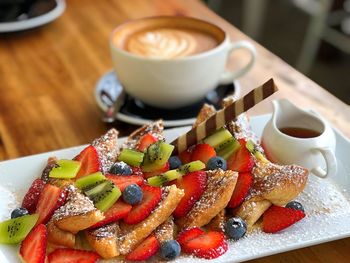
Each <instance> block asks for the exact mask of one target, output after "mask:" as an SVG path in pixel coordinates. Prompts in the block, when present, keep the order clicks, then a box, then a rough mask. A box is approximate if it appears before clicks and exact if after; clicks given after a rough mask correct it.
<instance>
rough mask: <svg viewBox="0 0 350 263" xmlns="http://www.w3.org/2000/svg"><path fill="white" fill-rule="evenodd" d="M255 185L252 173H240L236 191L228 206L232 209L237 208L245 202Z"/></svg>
mask: <svg viewBox="0 0 350 263" xmlns="http://www.w3.org/2000/svg"><path fill="white" fill-rule="evenodd" d="M252 185H253V176H252V174H251V173H240V174H239V175H238V179H237V183H236V186H235V190H234V191H233V193H232V197H231V200H230V202H229V204H228V206H229V207H230V208H236V207H238V206H239V205H240V204H242V202H243V201H244V198H246V196H247V195H248V193H249V190H250V188H251V187H252Z"/></svg>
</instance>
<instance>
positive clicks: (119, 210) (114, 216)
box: [90, 200, 132, 228]
mask: <svg viewBox="0 0 350 263" xmlns="http://www.w3.org/2000/svg"><path fill="white" fill-rule="evenodd" d="M131 208H132V206H131V205H129V204H127V203H124V202H123V201H120V200H119V201H117V202H116V203H115V204H114V205H113V206H112V207H111V208H110V209H108V210H107V211H106V212H104V216H105V218H104V219H103V220H101V221H100V222H98V223H96V224H94V225H93V226H92V227H90V228H97V227H100V226H104V225H107V224H110V223H112V222H115V221H117V220H118V219H121V218H124V217H126V216H127V214H128V213H129V212H130V210H131Z"/></svg>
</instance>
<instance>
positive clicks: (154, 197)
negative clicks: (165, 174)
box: [124, 184, 162, 224]
mask: <svg viewBox="0 0 350 263" xmlns="http://www.w3.org/2000/svg"><path fill="white" fill-rule="evenodd" d="M141 190H142V193H143V198H142V201H141V203H139V204H137V205H135V206H134V207H133V208H132V209H131V211H130V212H129V214H128V215H127V216H126V217H125V218H124V222H125V223H127V224H137V223H140V222H141V221H142V220H144V219H145V218H146V217H148V216H149V215H150V213H151V212H152V210H153V209H154V208H155V207H156V206H157V205H158V203H159V201H160V199H161V197H162V190H161V189H160V188H159V187H153V186H149V185H145V184H144V185H142V186H141Z"/></svg>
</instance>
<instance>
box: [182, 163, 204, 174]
mask: <svg viewBox="0 0 350 263" xmlns="http://www.w3.org/2000/svg"><path fill="white" fill-rule="evenodd" d="M203 169H205V164H204V163H203V162H201V161H199V160H198V161H193V162H190V163H186V164H184V165H181V166H180V167H179V168H178V171H179V172H180V173H182V174H187V173H190V172H195V171H199V170H203Z"/></svg>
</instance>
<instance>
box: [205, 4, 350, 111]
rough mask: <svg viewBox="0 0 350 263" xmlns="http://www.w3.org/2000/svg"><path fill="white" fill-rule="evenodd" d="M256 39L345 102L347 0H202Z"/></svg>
mask: <svg viewBox="0 0 350 263" xmlns="http://www.w3.org/2000/svg"><path fill="white" fill-rule="evenodd" d="M206 2H207V4H208V6H209V7H210V8H211V9H212V10H214V11H215V12H216V13H218V14H219V15H220V16H222V17H223V18H225V19H226V20H228V21H229V22H231V23H232V24H234V25H235V26H236V27H238V28H239V29H240V30H242V31H243V32H244V33H246V34H247V35H249V36H250V37H252V38H253V39H255V40H256V41H257V42H259V43H260V44H261V45H263V46H264V47H266V48H267V49H269V50H270V51H272V52H273V53H275V54H276V55H278V56H279V57H281V58H282V59H283V60H285V61H286V62H287V63H289V64H290V65H292V66H293V67H295V68H297V69H298V70H299V71H301V72H302V73H303V74H305V75H307V76H309V77H310V78H311V79H312V80H314V81H315V82H317V83H318V84H319V85H321V86H322V87H324V88H326V89H327V90H328V91H329V92H331V93H333V94H334V95H335V96H337V97H338V98H340V99H341V100H343V101H344V102H346V103H347V104H350V0H207V1H206Z"/></svg>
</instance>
